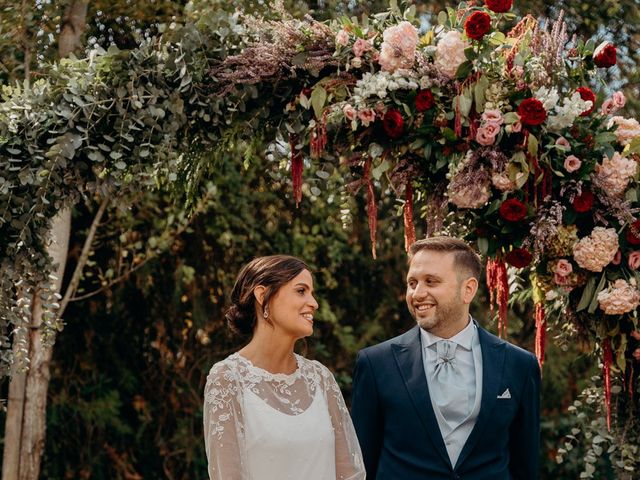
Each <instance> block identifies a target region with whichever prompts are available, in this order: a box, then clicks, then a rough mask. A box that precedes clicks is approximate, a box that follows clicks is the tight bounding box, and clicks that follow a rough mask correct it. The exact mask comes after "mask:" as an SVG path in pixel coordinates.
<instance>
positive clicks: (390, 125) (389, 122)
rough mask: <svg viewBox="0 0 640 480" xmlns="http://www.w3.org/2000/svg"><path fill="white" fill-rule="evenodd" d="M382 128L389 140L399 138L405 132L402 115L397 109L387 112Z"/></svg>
mask: <svg viewBox="0 0 640 480" xmlns="http://www.w3.org/2000/svg"><path fill="white" fill-rule="evenodd" d="M382 128H383V129H384V131H385V133H386V134H387V135H388V136H389V138H394V139H395V138H399V137H400V136H401V135H402V133H403V132H404V120H403V119H402V114H401V113H400V112H399V111H398V110H395V109H391V110H387V113H385V114H384V118H383V119H382Z"/></svg>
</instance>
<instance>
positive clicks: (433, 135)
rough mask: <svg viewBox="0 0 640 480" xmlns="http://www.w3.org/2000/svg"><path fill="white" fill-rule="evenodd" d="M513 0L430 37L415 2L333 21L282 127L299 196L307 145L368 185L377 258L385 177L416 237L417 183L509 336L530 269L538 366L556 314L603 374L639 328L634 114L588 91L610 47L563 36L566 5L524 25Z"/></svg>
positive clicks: (432, 222) (470, 11)
mask: <svg viewBox="0 0 640 480" xmlns="http://www.w3.org/2000/svg"><path fill="white" fill-rule="evenodd" d="M512 3H513V2H512V0H485V1H484V2H479V1H469V2H466V3H462V4H460V6H459V7H458V8H457V9H453V8H448V9H447V10H446V11H445V12H441V13H440V15H439V16H438V24H437V25H435V26H433V28H431V29H430V30H428V31H427V32H419V31H418V29H417V28H416V27H415V25H414V23H412V20H413V17H412V12H411V11H407V12H404V13H402V12H399V11H395V12H390V13H389V14H385V15H381V16H376V17H375V18H374V20H371V21H369V22H367V23H363V24H362V25H359V24H357V23H356V22H355V20H352V19H347V18H345V19H343V20H342V22H341V23H336V24H334V25H332V29H333V47H334V54H333V57H332V58H331V60H326V61H325V63H324V68H317V69H315V70H314V71H313V72H309V71H308V70H307V71H305V72H301V70H298V71H296V75H295V76H291V77H289V80H290V81H291V82H293V83H294V85H297V86H295V87H293V88H294V90H296V89H297V91H299V92H302V93H300V94H296V96H295V97H294V99H293V100H292V101H291V102H290V103H289V104H288V105H287V108H286V111H287V121H286V123H285V126H286V128H287V132H288V134H289V138H290V144H291V170H292V173H293V183H294V191H295V192H296V199H297V200H298V201H299V198H300V195H301V182H302V164H303V161H302V158H301V157H302V156H303V152H308V156H309V157H310V158H311V159H312V160H314V159H315V160H318V159H324V160H327V161H330V160H332V159H335V158H337V157H340V158H341V164H342V165H343V166H346V167H347V168H348V169H349V172H350V174H351V175H354V176H355V177H356V178H355V180H354V182H353V183H352V185H353V186H355V187H356V188H359V187H366V194H367V202H368V208H367V212H368V216H369V225H370V230H371V238H372V251H373V255H374V256H375V253H376V251H375V238H376V231H375V230H376V218H375V217H376V214H377V209H376V187H377V186H378V185H379V184H380V182H383V181H386V182H388V183H389V185H391V186H392V190H393V191H394V192H396V193H397V194H398V195H399V196H401V197H403V200H404V215H403V218H404V223H405V237H406V244H407V245H409V244H410V243H411V241H412V240H413V239H415V229H414V224H413V221H414V219H413V211H414V206H413V201H414V192H417V193H418V198H420V200H421V201H423V202H425V204H426V205H427V207H428V208H427V211H428V212H430V215H429V216H428V217H427V222H428V229H429V231H437V230H441V229H442V228H443V227H444V226H445V225H444V224H443V223H442V220H441V219H444V218H445V217H446V218H450V219H451V218H452V219H454V221H455V222H456V223H458V224H464V225H466V226H467V227H468V228H467V231H468V234H467V239H468V240H470V241H474V242H476V243H477V245H478V248H479V250H480V251H481V253H482V254H484V255H485V256H487V258H488V259H489V260H488V264H487V281H488V284H489V288H490V291H491V296H492V299H495V301H496V302H497V304H498V316H499V325H498V326H499V331H500V332H504V331H505V328H506V323H505V322H506V312H507V302H508V285H507V279H508V275H507V267H508V266H511V267H513V268H517V269H528V270H529V272H530V274H531V278H532V284H531V289H532V291H533V298H534V301H535V303H536V306H535V312H536V315H535V316H536V324H537V331H538V338H537V341H536V350H537V354H538V358H539V362H540V364H541V365H542V363H543V361H544V337H545V332H546V329H547V320H546V319H545V317H546V318H549V316H551V315H553V314H555V315H556V316H557V317H559V318H562V321H564V322H566V321H567V320H568V319H571V320H573V324H574V325H575V329H576V330H577V331H578V332H580V333H582V334H584V335H585V336H586V337H588V338H590V339H592V340H594V341H595V343H596V344H597V345H598V346H599V349H600V352H601V353H602V357H603V361H604V363H605V371H606V372H610V370H611V368H616V366H617V368H618V369H619V371H620V372H625V371H627V370H628V369H627V363H628V362H629V361H630V362H632V361H634V358H635V357H634V354H635V353H636V352H635V348H636V347H637V343H638V342H637V340H636V336H634V335H635V332H636V331H637V330H640V328H639V327H638V321H637V307H638V305H639V303H640V299H639V296H640V291H639V290H638V285H639V284H640V271H639V268H640V208H639V207H640V202H639V196H638V193H639V190H638V182H637V178H638V167H637V164H638V161H640V155H639V153H640V124H639V123H638V121H637V120H635V119H629V118H625V117H622V116H618V115H616V114H617V113H618V111H619V110H621V109H622V108H623V107H624V105H625V97H624V94H623V93H622V92H614V93H613V94H612V95H610V96H609V95H606V94H605V93H604V92H596V91H594V90H593V89H592V86H593V85H594V84H595V83H596V82H595V79H596V78H597V77H598V75H599V73H600V71H601V70H603V69H608V68H612V67H614V66H615V64H616V61H617V59H616V47H615V45H613V44H612V43H610V42H604V43H602V44H600V45H598V46H596V45H595V43H594V42H593V41H587V42H583V41H580V40H577V39H575V38H572V39H570V38H569V36H568V34H567V31H566V24H565V23H564V21H563V19H562V16H560V18H559V19H557V20H556V21H555V22H553V23H550V22H549V23H548V24H546V25H541V24H540V23H539V22H538V20H536V19H534V18H533V17H531V16H526V17H524V18H522V19H520V20H519V21H517V19H516V16H515V15H514V14H513V13H511V8H512ZM308 30H309V31H310V32H311V31H312V29H308ZM316 30H319V29H316ZM323 35H326V32H324V33H323ZM305 42H306V43H307V44H312V43H313V41H312V39H308V38H307V39H305ZM261 45H262V48H265V47H264V45H265V44H264V42H263V43H262V44H261ZM274 48H275V47H274ZM278 48H280V49H282V45H279V46H278ZM302 50H304V48H303V49H302ZM315 50H322V49H321V48H318V47H317V46H316V47H315ZM313 53H314V51H313V50H310V51H309V52H308V56H307V57H304V54H302V55H303V57H301V58H302V60H304V61H310V59H312V58H316V57H315V56H314V55H312V54H313ZM294 63H295V62H294ZM230 65H232V64H230ZM221 68H222V69H224V66H222V67H221ZM291 68H292V69H295V68H297V67H296V65H295V64H294V65H293V66H292V67H291ZM302 70H304V68H302ZM302 73H307V74H308V73H311V75H303V74H302ZM296 82H297V83H296ZM307 145H308V150H307ZM329 147H330V148H329ZM443 212H444V213H449V212H454V215H448V216H447V215H444V214H442V213H443ZM634 345H635V346H636V347H634ZM604 352H609V353H610V354H606V355H604ZM638 356H640V355H638ZM606 378H607V379H608V378H609V375H606ZM607 382H608V380H607ZM607 388H608V387H607Z"/></svg>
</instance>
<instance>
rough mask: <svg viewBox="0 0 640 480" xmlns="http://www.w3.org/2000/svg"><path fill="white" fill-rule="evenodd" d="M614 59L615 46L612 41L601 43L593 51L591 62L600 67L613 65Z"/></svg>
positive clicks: (615, 59)
mask: <svg viewBox="0 0 640 480" xmlns="http://www.w3.org/2000/svg"><path fill="white" fill-rule="evenodd" d="M616 61H617V58H616V47H615V45H614V44H613V43H610V42H606V43H603V44H601V45H600V46H599V47H598V48H596V50H595V51H594V52H593V63H595V64H596V66H598V67H600V68H609V67H613V66H614V65H615V64H616Z"/></svg>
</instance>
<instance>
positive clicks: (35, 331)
mask: <svg viewBox="0 0 640 480" xmlns="http://www.w3.org/2000/svg"><path fill="white" fill-rule="evenodd" d="M87 5H88V0H72V1H71V3H70V4H69V6H68V7H67V10H66V12H65V15H64V17H63V20H62V25H61V29H60V37H59V42H58V53H59V55H60V58H64V57H67V56H68V55H69V54H70V53H72V52H73V51H74V50H75V49H76V48H77V47H79V46H80V45H81V39H82V34H83V33H84V30H85V28H86V17H87ZM70 235H71V210H70V209H69V208H67V209H65V210H62V211H60V212H59V213H58V215H57V216H56V217H55V218H54V219H53V222H52V227H51V244H50V246H49V248H48V252H49V255H50V256H51V258H52V261H53V264H54V265H57V267H56V271H55V272H54V274H55V275H56V277H57V279H58V280H57V281H56V284H55V287H54V288H55V289H56V291H58V292H59V291H60V288H61V284H62V278H63V276H64V269H65V264H66V262H67V252H68V249H69V238H70ZM42 313H43V312H42V306H41V300H40V295H39V292H35V294H34V296H33V300H32V306H31V328H30V331H29V332H28V335H29V371H28V372H27V373H26V374H21V373H19V372H17V374H16V375H14V376H12V379H11V384H10V386H9V399H8V400H9V401H8V405H7V420H6V426H5V438H4V445H5V447H4V454H3V465H2V480H37V479H38V477H39V475H40V463H41V460H42V453H43V450H44V444H45V429H46V413H47V390H48V387H49V378H50V370H49V367H50V362H51V355H52V352H53V347H52V345H45V344H44V342H43V332H42V323H43V322H42ZM17 340H18V338H16V339H14V341H17Z"/></svg>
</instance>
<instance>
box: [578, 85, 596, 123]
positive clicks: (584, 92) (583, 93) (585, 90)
mask: <svg viewBox="0 0 640 480" xmlns="http://www.w3.org/2000/svg"><path fill="white" fill-rule="evenodd" d="M576 92H578V93H579V94H580V98H581V99H582V100H584V101H585V102H591V108H589V110H585V111H584V112H582V113H581V114H580V116H582V117H586V116H587V115H589V114H590V113H591V112H593V110H594V109H595V108H596V94H595V93H593V91H592V90H591V89H590V88H589V87H578V88H577V89H576Z"/></svg>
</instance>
